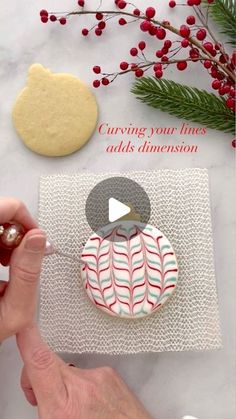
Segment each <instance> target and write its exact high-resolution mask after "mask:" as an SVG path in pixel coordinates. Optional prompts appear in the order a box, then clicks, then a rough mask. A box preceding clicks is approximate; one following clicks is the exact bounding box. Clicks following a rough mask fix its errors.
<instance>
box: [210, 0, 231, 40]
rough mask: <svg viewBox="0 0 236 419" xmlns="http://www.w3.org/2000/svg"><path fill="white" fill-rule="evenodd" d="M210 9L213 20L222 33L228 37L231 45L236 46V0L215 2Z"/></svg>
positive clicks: (216, 0)
mask: <svg viewBox="0 0 236 419" xmlns="http://www.w3.org/2000/svg"><path fill="white" fill-rule="evenodd" d="M207 5H208V7H209V14H210V16H211V18H212V19H213V20H214V21H215V22H216V23H217V24H218V25H219V27H220V28H221V33H223V34H224V35H226V36H228V38H229V41H228V42H229V43H230V44H231V45H233V46H236V2H235V0H215V1H214V2H213V3H211V4H207Z"/></svg>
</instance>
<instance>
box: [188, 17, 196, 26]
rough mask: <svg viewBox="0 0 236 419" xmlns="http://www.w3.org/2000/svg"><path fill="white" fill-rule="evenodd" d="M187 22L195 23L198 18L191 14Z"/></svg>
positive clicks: (189, 23)
mask: <svg viewBox="0 0 236 419" xmlns="http://www.w3.org/2000/svg"><path fill="white" fill-rule="evenodd" d="M186 22H187V24H188V25H194V23H195V22H196V18H195V16H193V15H190V16H188V17H187V19H186Z"/></svg>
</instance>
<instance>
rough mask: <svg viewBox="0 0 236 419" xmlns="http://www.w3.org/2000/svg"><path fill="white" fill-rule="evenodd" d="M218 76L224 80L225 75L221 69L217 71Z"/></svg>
mask: <svg viewBox="0 0 236 419" xmlns="http://www.w3.org/2000/svg"><path fill="white" fill-rule="evenodd" d="M216 77H217V79H218V80H224V78H225V75H224V73H222V72H221V71H217V75H216Z"/></svg>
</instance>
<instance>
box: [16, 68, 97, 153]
mask: <svg viewBox="0 0 236 419" xmlns="http://www.w3.org/2000/svg"><path fill="white" fill-rule="evenodd" d="M97 114H98V111H97V104H96V100H95V97H94V95H93V94H92V93H91V91H90V90H89V88H88V87H87V86H86V84H84V83H83V82H82V81H80V80H79V79H78V78H77V77H75V76H73V75H71V74H53V73H52V72H51V71H50V70H48V69H46V68H44V67H42V66H41V65H40V64H34V65H32V66H31V67H30V69H29V77H28V82H27V86H26V87H25V88H24V89H23V90H22V92H21V93H20V94H19V96H18V98H17V100H16V102H15V105H14V108H13V123H14V126H15V128H16V131H17V132H18V134H19V136H20V138H21V139H22V141H23V142H24V143H25V145H26V146H27V147H29V148H30V149H31V150H32V151H35V152H36V153H38V154H42V155H45V156H65V155H67V154H71V153H73V152H75V151H77V150H79V149H80V148H81V147H82V146H83V145H84V144H85V143H86V142H87V141H88V140H89V138H90V137H91V135H92V133H93V131H94V129H95V126H96V123H97Z"/></svg>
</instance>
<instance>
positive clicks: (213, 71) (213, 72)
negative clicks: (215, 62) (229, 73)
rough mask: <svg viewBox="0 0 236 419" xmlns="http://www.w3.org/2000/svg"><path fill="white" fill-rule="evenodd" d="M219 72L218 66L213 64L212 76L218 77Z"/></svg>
mask: <svg viewBox="0 0 236 419" xmlns="http://www.w3.org/2000/svg"><path fill="white" fill-rule="evenodd" d="M217 73H218V70H217V67H215V66H213V67H212V69H211V76H212V77H213V78H214V79H215V78H216V77H217Z"/></svg>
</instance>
